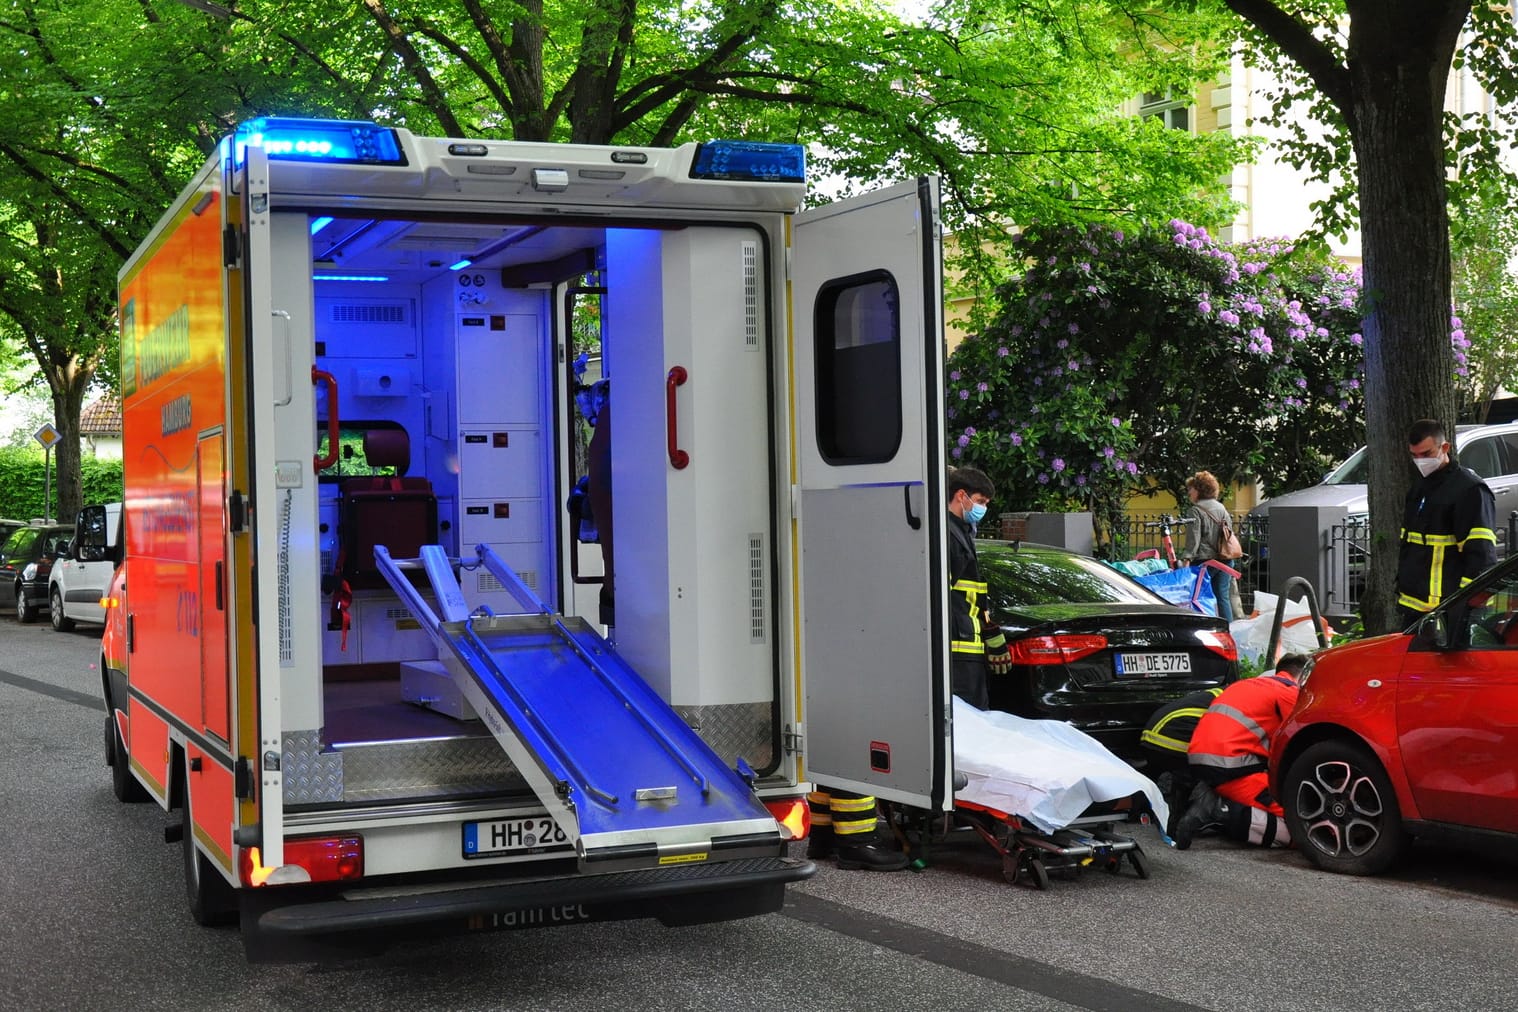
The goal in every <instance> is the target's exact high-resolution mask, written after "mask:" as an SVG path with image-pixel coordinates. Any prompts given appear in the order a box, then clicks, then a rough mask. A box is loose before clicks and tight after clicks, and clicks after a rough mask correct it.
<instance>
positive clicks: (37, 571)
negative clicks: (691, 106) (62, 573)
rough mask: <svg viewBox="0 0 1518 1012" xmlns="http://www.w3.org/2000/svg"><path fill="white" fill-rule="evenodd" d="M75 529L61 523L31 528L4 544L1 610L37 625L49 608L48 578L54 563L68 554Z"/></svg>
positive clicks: (0, 551) (0, 571)
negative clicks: (42, 610) (11, 612)
mask: <svg viewBox="0 0 1518 1012" xmlns="http://www.w3.org/2000/svg"><path fill="white" fill-rule="evenodd" d="M73 537H74V529H73V528H72V527H64V526H62V525H61V524H50V525H45V524H38V525H30V524H29V525H27V526H26V527H23V528H21V529H20V530H18V531H16V532H15V533H13V534H12V535H11V536H10V537H9V538H7V539H6V542H5V544H4V545H0V608H11V609H13V610H14V612H15V615H16V618H17V619H19V620H20V621H22V622H35V621H36V620H37V612H38V611H39V610H40V609H42V608H45V607H47V578H48V574H49V572H50V571H51V570H52V568H53V562H54V560H56V559H57V558H58V557H59V556H60V555H63V554H64V553H65V552H67V551H68V546H69V542H70V541H71V540H73Z"/></svg>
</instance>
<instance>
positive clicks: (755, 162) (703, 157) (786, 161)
mask: <svg viewBox="0 0 1518 1012" xmlns="http://www.w3.org/2000/svg"><path fill="white" fill-rule="evenodd" d="M690 174H691V178H692V179H748V180H754V181H757V182H765V183H804V182H806V149H805V148H803V147H802V146H801V145H800V144H769V143H766V142H763V141H707V142H706V143H704V144H699V145H697V146H696V157H695V159H694V160H692V162H691V167H690Z"/></svg>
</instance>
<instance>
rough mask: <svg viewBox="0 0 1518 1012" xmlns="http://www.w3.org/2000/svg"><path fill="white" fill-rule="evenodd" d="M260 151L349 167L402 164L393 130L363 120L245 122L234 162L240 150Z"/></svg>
mask: <svg viewBox="0 0 1518 1012" xmlns="http://www.w3.org/2000/svg"><path fill="white" fill-rule="evenodd" d="M250 144H251V145H253V146H254V147H260V148H263V149H264V151H265V152H266V153H267V154H268V156H269V157H270V158H271V159H279V160H281V161H299V162H336V163H339V164H349V165H354V164H357V165H405V164H406V155H405V153H404V152H402V151H401V145H400V142H399V141H398V140H397V139H396V135H395V131H394V130H391V129H390V128H388V127H382V126H380V125H379V124H377V123H370V122H368V121H366V120H333V119H284V118H281V117H277V116H269V117H264V118H262V119H255V120H249V121H248V122H246V123H243V124H241V125H239V126H238V128H237V160H238V161H242V152H243V148H245V147H247V146H248V145H250Z"/></svg>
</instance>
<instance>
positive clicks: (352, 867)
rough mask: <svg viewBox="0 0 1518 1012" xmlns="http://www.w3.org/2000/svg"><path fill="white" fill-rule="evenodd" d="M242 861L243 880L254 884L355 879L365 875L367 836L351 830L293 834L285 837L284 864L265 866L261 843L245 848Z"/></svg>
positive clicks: (350, 880) (349, 880)
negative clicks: (358, 834) (258, 845)
mask: <svg viewBox="0 0 1518 1012" xmlns="http://www.w3.org/2000/svg"><path fill="white" fill-rule="evenodd" d="M241 863H242V868H241V872H242V880H243V882H244V883H246V884H248V885H251V886H258V885H281V884H285V883H294V882H353V881H356V880H357V879H361V878H363V877H364V838H363V837H362V836H355V835H353V834H351V833H350V834H345V835H342V836H297V837H292V838H291V839H288V840H286V841H285V863H284V864H283V865H280V866H278V867H276V868H268V867H265V866H264V865H263V864H262V863H261V856H260V854H259V850H258V848H257V847H248V848H246V849H244V850H243V852H242V862H241ZM301 872H304V873H305V874H304V875H302V874H301ZM307 876H309V877H307Z"/></svg>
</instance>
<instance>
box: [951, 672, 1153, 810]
mask: <svg viewBox="0 0 1518 1012" xmlns="http://www.w3.org/2000/svg"><path fill="white" fill-rule="evenodd" d="M954 768H955V770H956V771H958V772H960V773H963V774H965V776H967V777H969V780H970V782H969V783H968V784H967V785H966V786H965V788H964V790H961V791H958V792H956V793H955V795H954V797H955V798H956V799H958V800H961V801H970V802H973V803H975V804H977V805H985V806H986V807H987V808H994V809H996V810H997V811H1001V812H1006V813H1008V814H1010V815H1019V816H1021V817H1023V818H1024V819H1026V820H1027V821H1028V822H1030V823H1032V824H1033V825H1034V826H1036V827H1038V828H1039V829H1040V830H1042V831H1043V832H1045V833H1052V832H1054V831H1055V830H1056V829H1063V828H1065V827H1066V826H1068V825H1069V824H1070V823H1071V822H1073V821H1074V820H1075V819H1076V818H1077V817H1078V816H1079V815H1080V814H1081V813H1082V812H1084V811H1085V810H1086V809H1087V808H1089V807H1091V806H1092V805H1093V804H1096V803H1098V802H1102V801H1115V800H1117V799H1118V798H1126V797H1128V796H1129V795H1131V794H1133V793H1134V792H1136V791H1142V792H1144V794H1145V795H1147V796H1148V798H1149V804H1150V806H1151V807H1152V808H1153V809H1154V814H1155V818H1157V819H1158V820H1159V828H1160V829H1161V830H1163V828H1164V826H1165V825H1166V823H1167V822H1169V820H1170V810H1169V808H1168V806H1167V805H1166V804H1165V799H1164V798H1163V797H1162V796H1161V795H1160V789H1159V788H1158V787H1157V786H1155V783H1154V781H1153V780H1150V779H1149V778H1148V777H1146V776H1144V774H1142V773H1140V772H1139V771H1138V770H1136V769H1134V768H1133V767H1132V766H1129V765H1128V764H1127V763H1125V762H1123V760H1121V759H1119V758H1118V757H1117V756H1115V755H1113V754H1112V753H1111V752H1109V751H1108V750H1107V747H1106V746H1105V745H1103V744H1102V743H1101V742H1099V741H1097V740H1096V739H1095V738H1093V737H1091V736H1090V735H1088V734H1086V733H1085V732H1084V731H1078V730H1076V729H1075V727H1073V726H1072V725H1070V724H1068V723H1066V722H1065V721H1062V720H1028V719H1026V718H1024V717H1016V716H1013V715H1012V714H1010V713H1002V712H1000V711H997V710H986V711H982V710H977V709H975V707H973V706H971V705H969V704H968V703H966V702H965V701H964V700H962V699H960V698H959V697H958V696H955V697H954Z"/></svg>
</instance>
